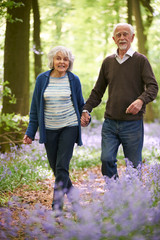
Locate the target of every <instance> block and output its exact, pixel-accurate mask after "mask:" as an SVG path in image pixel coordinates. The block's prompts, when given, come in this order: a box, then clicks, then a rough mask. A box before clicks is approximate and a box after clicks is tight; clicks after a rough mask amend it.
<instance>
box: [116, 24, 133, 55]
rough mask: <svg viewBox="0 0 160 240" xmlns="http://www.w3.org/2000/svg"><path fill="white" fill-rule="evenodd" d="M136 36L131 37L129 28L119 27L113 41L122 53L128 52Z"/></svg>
mask: <svg viewBox="0 0 160 240" xmlns="http://www.w3.org/2000/svg"><path fill="white" fill-rule="evenodd" d="M133 39H134V34H133V35H131V31H130V28H129V27H128V26H125V25H124V26H118V27H117V28H116V30H115V33H114V36H113V40H114V41H115V43H116V44H117V46H118V49H119V50H121V51H125V52H127V51H128V49H129V48H130V47H131V43H132V42H133Z"/></svg>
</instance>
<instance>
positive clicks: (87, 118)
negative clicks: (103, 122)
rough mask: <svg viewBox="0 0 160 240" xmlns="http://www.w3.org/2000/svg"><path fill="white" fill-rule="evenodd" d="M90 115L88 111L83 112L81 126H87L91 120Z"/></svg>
mask: <svg viewBox="0 0 160 240" xmlns="http://www.w3.org/2000/svg"><path fill="white" fill-rule="evenodd" d="M90 118H91V117H90V116H89V114H88V113H87V112H82V116H81V126H82V127H87V126H88V124H89V121H90Z"/></svg>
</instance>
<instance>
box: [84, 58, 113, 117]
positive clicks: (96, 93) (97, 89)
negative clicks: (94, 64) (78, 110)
mask: <svg viewBox="0 0 160 240" xmlns="http://www.w3.org/2000/svg"><path fill="white" fill-rule="evenodd" d="M105 70H106V67H105V62H104V61H103V63H102V66H101V69H100V72H99V76H98V79H97V82H96V84H95V86H94V88H93V89H92V91H91V94H90V96H89V98H88V100H87V101H86V104H85V105H84V107H83V109H85V110H88V111H89V112H91V111H92V109H93V108H95V107H97V106H98V105H99V104H100V103H101V101H102V97H103V95H104V93H105V90H106V88H107V85H108V83H107V79H106V78H105Z"/></svg>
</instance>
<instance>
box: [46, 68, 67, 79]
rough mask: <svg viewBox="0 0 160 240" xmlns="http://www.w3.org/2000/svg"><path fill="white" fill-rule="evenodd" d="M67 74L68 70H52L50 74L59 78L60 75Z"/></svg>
mask: <svg viewBox="0 0 160 240" xmlns="http://www.w3.org/2000/svg"><path fill="white" fill-rule="evenodd" d="M65 74H66V72H58V71H55V70H53V71H52V72H51V75H50V76H51V77H55V78H59V77H63V76H64V75H65Z"/></svg>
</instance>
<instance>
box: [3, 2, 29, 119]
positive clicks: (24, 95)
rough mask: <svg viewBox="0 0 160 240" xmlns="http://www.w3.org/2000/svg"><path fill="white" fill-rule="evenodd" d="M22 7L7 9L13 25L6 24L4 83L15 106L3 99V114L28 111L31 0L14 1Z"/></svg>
mask: <svg viewBox="0 0 160 240" xmlns="http://www.w3.org/2000/svg"><path fill="white" fill-rule="evenodd" d="M16 2H23V4H24V6H21V7H17V8H13V9H8V13H9V14H11V15H12V18H13V19H15V20H16V19H17V18H18V19H21V20H22V21H15V22H13V23H11V22H7V25H6V33H5V48H4V81H8V82H9V87H10V89H11V90H12V93H13V94H15V97H16V100H17V101H16V104H10V103H9V101H8V98H7V97H4V98H3V109H2V112H3V113H13V112H14V113H15V114H18V113H19V114H21V115H23V116H24V115H27V114H28V110H29V27H30V24H29V20H30V7H31V0H16Z"/></svg>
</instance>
